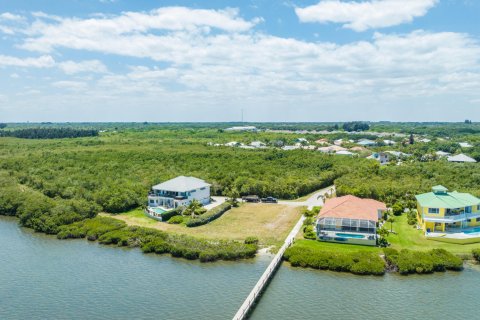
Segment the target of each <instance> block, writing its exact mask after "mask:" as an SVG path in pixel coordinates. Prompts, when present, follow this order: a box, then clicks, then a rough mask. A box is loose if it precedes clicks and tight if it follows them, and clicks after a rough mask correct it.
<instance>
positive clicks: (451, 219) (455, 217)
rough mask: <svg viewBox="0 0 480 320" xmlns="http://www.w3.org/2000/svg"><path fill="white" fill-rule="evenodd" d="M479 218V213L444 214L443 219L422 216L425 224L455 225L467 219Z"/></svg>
mask: <svg viewBox="0 0 480 320" xmlns="http://www.w3.org/2000/svg"><path fill="white" fill-rule="evenodd" d="M477 218H480V211H476V212H472V213H464V212H462V213H459V214H446V215H445V216H443V217H434V216H426V215H423V220H424V221H427V222H440V223H455V222H462V221H467V220H468V219H477Z"/></svg>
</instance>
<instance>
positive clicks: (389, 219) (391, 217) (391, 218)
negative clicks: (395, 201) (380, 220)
mask: <svg viewBox="0 0 480 320" xmlns="http://www.w3.org/2000/svg"><path fill="white" fill-rule="evenodd" d="M387 222H390V232H393V223H394V222H395V216H394V215H393V214H389V215H388V219H387Z"/></svg>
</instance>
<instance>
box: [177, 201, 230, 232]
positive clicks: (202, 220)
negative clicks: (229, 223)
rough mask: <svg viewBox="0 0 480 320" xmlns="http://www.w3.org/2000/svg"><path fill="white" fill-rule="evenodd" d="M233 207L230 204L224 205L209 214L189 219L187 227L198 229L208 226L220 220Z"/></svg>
mask: <svg viewBox="0 0 480 320" xmlns="http://www.w3.org/2000/svg"><path fill="white" fill-rule="evenodd" d="M231 208H232V205H231V204H230V203H228V202H225V203H222V204H221V205H219V206H218V207H215V208H213V209H211V210H209V211H208V212H206V213H204V214H202V215H201V216H199V217H197V218H192V219H189V220H188V221H187V223H186V226H187V227H189V228H193V227H198V226H201V225H204V224H207V223H209V222H211V221H213V220H215V219H218V218H220V217H221V216H222V215H223V214H224V213H225V212H227V211H228V210H230V209H231Z"/></svg>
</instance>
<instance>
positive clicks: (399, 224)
mask: <svg viewBox="0 0 480 320" xmlns="http://www.w3.org/2000/svg"><path fill="white" fill-rule="evenodd" d="M386 227H387V228H388V229H389V230H390V223H387V224H386ZM393 231H395V232H396V234H394V233H391V234H390V235H389V236H388V242H389V243H390V244H391V248H394V249H398V250H401V249H412V250H430V249H435V248H442V249H445V250H448V251H450V252H452V253H455V254H470V253H471V252H472V249H475V248H480V243H473V244H472V243H468V241H467V243H462V241H460V242H458V243H455V241H449V239H439V240H438V241H436V240H428V239H427V238H426V237H425V236H424V235H423V231H422V230H417V229H416V228H415V227H413V226H411V225H409V224H408V223H407V216H406V215H403V216H400V217H395V222H394V223H393ZM297 239H298V240H297V241H296V242H295V246H299V247H310V248H314V249H319V250H323V251H340V252H357V251H377V252H381V250H382V249H381V248H378V247H370V246H361V245H351V244H343V243H332V242H322V241H315V240H304V239H301V234H300V233H299V236H298V237H297Z"/></svg>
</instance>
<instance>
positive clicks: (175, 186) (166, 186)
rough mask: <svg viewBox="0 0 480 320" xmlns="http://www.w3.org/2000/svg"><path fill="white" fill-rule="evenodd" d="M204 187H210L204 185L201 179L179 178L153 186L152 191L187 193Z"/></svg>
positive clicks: (206, 184)
mask: <svg viewBox="0 0 480 320" xmlns="http://www.w3.org/2000/svg"><path fill="white" fill-rule="evenodd" d="M205 187H210V184H208V183H206V182H205V181H204V180H202V179H198V178H194V177H185V176H179V177H176V178H174V179H171V180H168V181H165V182H163V183H160V184H157V185H155V186H153V187H152V189H154V190H165V191H172V192H187V191H191V190H196V189H200V188H205Z"/></svg>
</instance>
